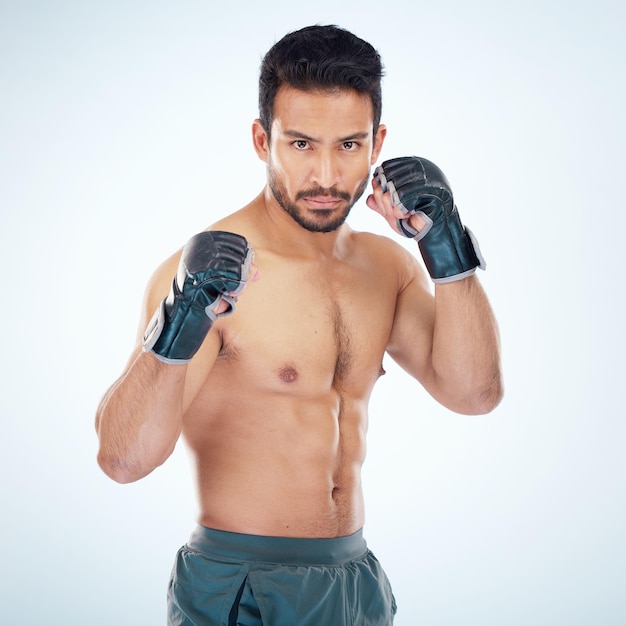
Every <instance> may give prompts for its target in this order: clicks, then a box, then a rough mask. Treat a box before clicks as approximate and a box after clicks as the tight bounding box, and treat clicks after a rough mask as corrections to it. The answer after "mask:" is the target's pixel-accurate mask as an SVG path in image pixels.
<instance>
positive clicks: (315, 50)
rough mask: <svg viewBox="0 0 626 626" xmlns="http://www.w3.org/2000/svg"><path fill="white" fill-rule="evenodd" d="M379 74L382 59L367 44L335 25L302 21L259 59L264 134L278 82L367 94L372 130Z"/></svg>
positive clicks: (378, 111)
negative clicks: (371, 115)
mask: <svg viewBox="0 0 626 626" xmlns="http://www.w3.org/2000/svg"><path fill="white" fill-rule="evenodd" d="M382 76H383V65H382V61H381V58H380V55H379V54H378V52H377V51H376V50H375V49H374V48H373V47H372V45H371V44H369V43H368V42H367V41H364V40H363V39H360V38H359V37H357V36H356V35H353V34H352V33H351V32H349V31H347V30H345V29H343V28H340V27H339V26H334V25H329V26H320V25H315V26H307V27H305V28H302V29H300V30H297V31H294V32H291V33H288V34H287V35H285V36H284V37H283V38H282V39H281V40H280V41H278V42H277V43H275V44H274V45H273V46H272V47H271V48H270V50H269V51H268V52H267V54H266V55H265V57H264V58H263V61H262V63H261V73H260V77H259V118H260V120H261V124H262V126H263V128H264V130H265V132H266V133H267V134H268V135H269V134H270V127H271V125H272V119H273V113H274V100H275V99H276V94H277V93H278V90H279V89H280V87H281V86H283V85H288V86H290V87H294V88H295V89H300V90H302V91H310V90H316V89H321V90H329V91H334V90H341V89H352V90H354V91H357V92H359V93H362V94H365V95H367V96H369V98H370V99H371V102H372V109H373V117H374V134H376V131H377V130H378V125H379V124H380V116H381V113H382V90H381V80H382Z"/></svg>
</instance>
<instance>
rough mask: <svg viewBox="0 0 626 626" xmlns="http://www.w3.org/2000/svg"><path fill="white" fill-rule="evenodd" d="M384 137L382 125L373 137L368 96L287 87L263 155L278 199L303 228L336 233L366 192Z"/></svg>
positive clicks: (278, 97)
mask: <svg viewBox="0 0 626 626" xmlns="http://www.w3.org/2000/svg"><path fill="white" fill-rule="evenodd" d="M384 135H385V129H384V127H383V126H380V127H379V130H378V132H377V136H376V137H373V117H372V104H371V102H370V100H369V98H368V97H367V96H366V95H362V94H359V93H357V92H355V91H351V90H350V91H337V92H326V91H300V90H296V89H292V88H289V87H282V88H281V89H280V90H279V91H278V93H277V95H276V99H275V101H274V118H273V121H272V129H271V139H270V141H269V144H267V137H265V141H266V149H265V150H264V151H262V152H263V155H261V152H260V153H259V155H260V156H262V158H264V160H265V161H266V163H267V172H268V185H269V188H270V189H271V191H272V194H273V197H274V199H275V200H276V202H277V203H278V204H279V206H280V207H282V209H283V210H284V211H285V212H287V213H288V214H289V215H290V216H291V217H292V218H293V219H294V220H295V221H296V222H297V223H298V224H299V225H300V226H302V227H303V228H306V229H307V230H309V231H312V232H331V231H333V230H336V229H337V228H339V227H340V226H341V225H342V224H343V223H344V221H345V219H346V217H347V216H348V213H349V212H350V209H351V208H352V206H353V205H354V203H355V202H356V201H357V200H358V199H359V198H360V197H361V195H362V194H363V192H364V190H365V187H366V185H367V183H368V180H369V176H370V167H371V166H372V164H373V163H374V162H375V161H376V159H377V158H378V155H379V153H380V148H381V147H382V142H383V139H384ZM257 151H259V148H258V147H257Z"/></svg>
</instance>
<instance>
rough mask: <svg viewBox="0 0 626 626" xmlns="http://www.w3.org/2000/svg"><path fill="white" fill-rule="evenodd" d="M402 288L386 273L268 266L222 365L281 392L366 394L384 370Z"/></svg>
mask: <svg viewBox="0 0 626 626" xmlns="http://www.w3.org/2000/svg"><path fill="white" fill-rule="evenodd" d="M396 295H397V289H396V287H395V284H394V281H393V280H392V279H391V277H390V276H387V275H386V274H385V272H384V271H380V270H379V271H377V270H376V269H375V268H371V267H368V266H367V265H365V266H363V265H359V264H348V263H344V264H335V265H333V267H332V269H321V268H320V267H318V266H306V265H303V264H294V265H289V264H284V263H283V264H280V265H279V264H276V265H274V266H272V265H269V267H267V268H266V269H265V270H262V276H261V279H260V280H259V281H258V282H257V283H254V284H251V285H249V286H248V288H247V289H246V291H245V292H244V294H243V295H242V297H241V300H240V302H239V304H238V306H237V312H236V314H235V315H233V317H232V323H231V324H230V325H229V327H228V329H227V331H226V332H225V342H224V345H225V348H224V351H223V355H222V356H223V360H224V361H225V362H226V363H227V364H229V365H228V366H229V367H231V368H233V369H236V370H237V371H242V372H243V371H245V373H246V375H247V377H248V380H252V381H256V382H257V383H258V384H262V385H264V386H266V387H271V388H276V389H277V390H281V391H283V392H285V391H287V390H289V391H292V392H301V393H319V391H320V390H323V389H331V388H336V389H341V390H352V391H353V392H355V393H357V394H359V393H365V392H366V391H367V389H368V388H370V387H371V385H373V383H374V381H375V380H376V379H377V378H378V376H379V375H380V371H381V363H382V358H383V354H384V351H385V348H386V346H387V342H388V338H389V334H390V331H391V327H392V324H393V315H394V310H395V301H396Z"/></svg>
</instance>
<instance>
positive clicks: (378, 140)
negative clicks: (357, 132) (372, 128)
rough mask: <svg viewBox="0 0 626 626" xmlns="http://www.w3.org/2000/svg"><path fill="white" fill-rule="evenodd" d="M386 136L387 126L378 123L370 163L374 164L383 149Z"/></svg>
mask: <svg viewBox="0 0 626 626" xmlns="http://www.w3.org/2000/svg"><path fill="white" fill-rule="evenodd" d="M386 136H387V127H386V126H385V125H384V124H379V126H378V130H377V131H376V137H374V148H373V150H372V159H371V161H370V165H374V163H376V161H377V160H378V157H379V156H380V151H381V150H382V149H383V144H384V143H385V137H386Z"/></svg>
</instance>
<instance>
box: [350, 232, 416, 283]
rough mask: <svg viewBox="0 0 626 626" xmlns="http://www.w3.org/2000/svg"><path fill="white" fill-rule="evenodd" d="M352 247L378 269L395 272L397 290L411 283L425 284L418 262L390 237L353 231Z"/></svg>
mask: <svg viewBox="0 0 626 626" xmlns="http://www.w3.org/2000/svg"><path fill="white" fill-rule="evenodd" d="M352 239H353V241H354V247H355V249H356V250H358V251H359V252H358V253H359V254H360V255H361V254H362V255H364V256H365V258H366V259H367V261H368V262H369V263H372V264H375V265H376V267H378V268H380V270H383V269H386V270H388V271H389V272H392V273H393V274H395V276H396V277H397V280H398V291H403V290H404V289H405V288H406V287H407V286H409V285H410V284H412V283H417V284H419V285H420V286H421V287H424V286H427V285H428V281H427V280H426V274H425V272H424V269H423V268H422V266H421V264H420V262H419V261H418V259H417V258H416V256H415V255H414V254H412V253H411V252H410V251H409V250H407V248H405V247H404V246H402V245H400V244H399V243H398V242H397V241H394V240H393V239H391V238H390V237H387V236H384V235H377V234H374V233H370V232H356V231H355V232H353V233H352ZM416 252H417V245H416Z"/></svg>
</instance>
